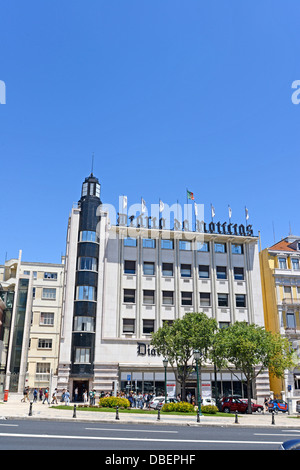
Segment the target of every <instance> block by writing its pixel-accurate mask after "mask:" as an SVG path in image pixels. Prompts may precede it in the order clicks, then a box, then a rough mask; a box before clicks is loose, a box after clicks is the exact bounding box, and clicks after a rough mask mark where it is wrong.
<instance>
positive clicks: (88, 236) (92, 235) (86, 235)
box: [79, 230, 99, 243]
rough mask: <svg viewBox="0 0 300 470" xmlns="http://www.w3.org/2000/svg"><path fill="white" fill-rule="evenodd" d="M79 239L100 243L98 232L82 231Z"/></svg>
mask: <svg viewBox="0 0 300 470" xmlns="http://www.w3.org/2000/svg"><path fill="white" fill-rule="evenodd" d="M79 241H81V242H95V243H99V238H98V237H97V234H96V232H93V231H91V230H84V231H83V232H80V236H79Z"/></svg>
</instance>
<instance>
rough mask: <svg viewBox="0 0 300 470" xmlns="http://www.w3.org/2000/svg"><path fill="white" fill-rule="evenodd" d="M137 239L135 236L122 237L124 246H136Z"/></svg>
mask: <svg viewBox="0 0 300 470" xmlns="http://www.w3.org/2000/svg"><path fill="white" fill-rule="evenodd" d="M136 245H137V239H136V238H130V237H128V238H124V246H136Z"/></svg>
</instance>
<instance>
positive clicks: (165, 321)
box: [162, 320, 174, 327]
mask: <svg viewBox="0 0 300 470" xmlns="http://www.w3.org/2000/svg"><path fill="white" fill-rule="evenodd" d="M173 323H174V320H163V321H162V324H163V327H164V326H172V325H173Z"/></svg>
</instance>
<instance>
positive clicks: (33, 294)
mask: <svg viewBox="0 0 300 470" xmlns="http://www.w3.org/2000/svg"><path fill="white" fill-rule="evenodd" d="M32 298H33V299H35V287H33V288H32Z"/></svg>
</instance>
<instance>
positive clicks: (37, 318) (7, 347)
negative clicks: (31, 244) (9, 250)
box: [0, 251, 64, 393]
mask: <svg viewBox="0 0 300 470" xmlns="http://www.w3.org/2000/svg"><path fill="white" fill-rule="evenodd" d="M63 261H64V260H63ZM63 275H64V264H63V262H62V264H54V263H39V262H32V263H31V262H26V261H23V260H22V252H21V251H20V252H19V258H18V259H10V260H7V261H5V264H4V265H2V266H0V284H1V288H0V297H1V298H2V300H3V302H4V303H5V309H4V312H3V322H2V325H1V324H0V367H1V369H0V393H1V392H3V391H4V390H9V391H10V392H19V393H20V392H22V391H23V388H24V386H29V387H30V388H33V387H41V388H46V387H51V386H53V385H54V384H55V383H56V382H55V381H56V377H57V364H58V351H59V335H60V326H61V306H62V291H63ZM0 315H1V312H0Z"/></svg>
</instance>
